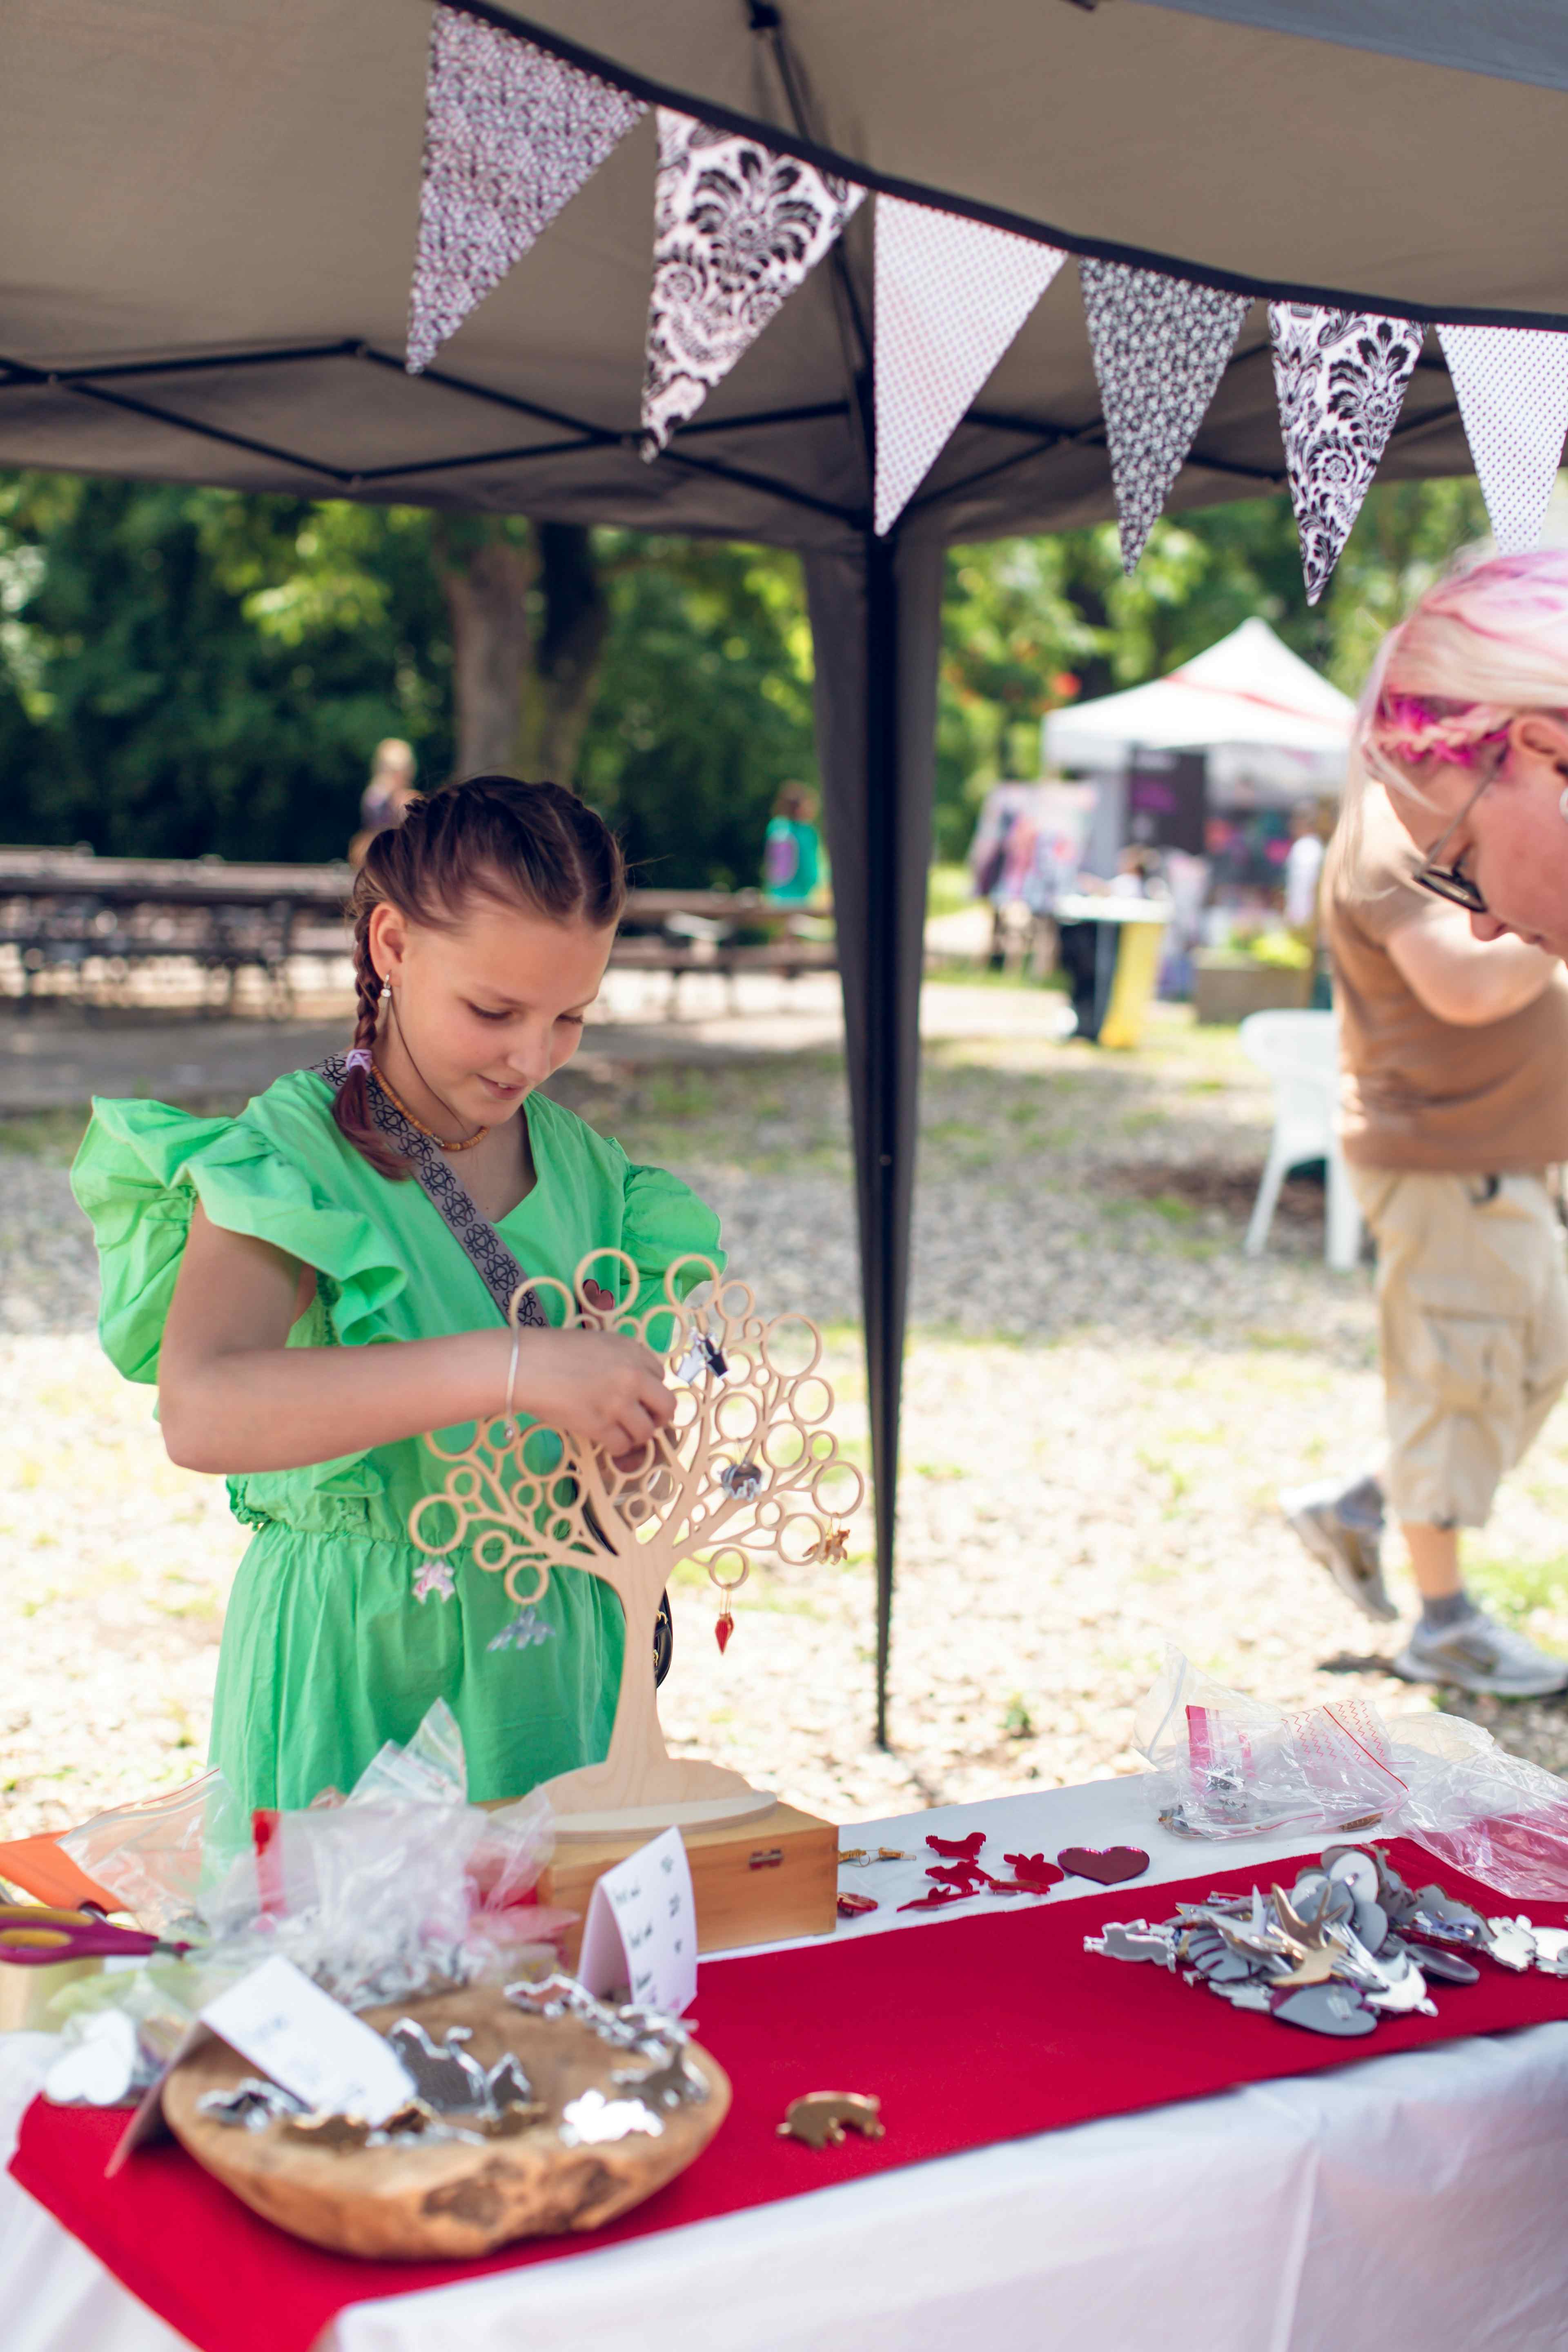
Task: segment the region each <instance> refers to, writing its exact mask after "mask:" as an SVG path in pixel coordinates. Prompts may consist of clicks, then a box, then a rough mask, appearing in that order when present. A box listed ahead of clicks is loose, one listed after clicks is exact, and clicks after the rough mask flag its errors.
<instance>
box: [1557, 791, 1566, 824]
mask: <svg viewBox="0 0 1568 2352" xmlns="http://www.w3.org/2000/svg"><path fill="white" fill-rule="evenodd" d="M1557 814H1558V815H1559V816H1560V817H1561V818H1562V820H1563V824H1568V784H1564V785H1563V790H1562V791H1561V792H1560V793H1558V795H1557Z"/></svg>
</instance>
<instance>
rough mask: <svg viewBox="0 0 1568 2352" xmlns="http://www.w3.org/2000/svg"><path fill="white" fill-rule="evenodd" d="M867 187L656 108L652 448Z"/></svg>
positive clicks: (646, 444) (647, 430) (756, 328)
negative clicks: (656, 180)
mask: <svg viewBox="0 0 1568 2352" xmlns="http://www.w3.org/2000/svg"><path fill="white" fill-rule="evenodd" d="M865 194H866V191H865V189H864V188H862V187H858V186H856V185H855V184H854V183H853V182H852V181H848V180H838V179H834V178H832V177H830V176H829V174H828V173H825V172H818V171H816V170H815V169H814V168H813V166H812V165H811V164H809V163H800V162H798V161H797V160H796V159H795V157H794V156H793V155H775V154H774V153H773V150H772V149H771V148H769V147H764V146H763V145H762V144H761V142H759V141H758V140H755V139H738V138H733V137H731V134H730V133H729V132H728V131H711V130H710V129H709V127H708V126H707V124H706V123H702V122H698V121H694V120H693V118H692V117H691V116H690V115H689V114H677V113H676V112H674V110H672V109H670V108H668V107H664V106H661V107H660V108H659V110H658V196H657V201H656V205H655V215H654V249H653V292H652V296H651V298H650V299H649V303H648V318H647V374H646V376H645V378H644V383H643V400H642V421H643V452H642V453H643V456H644V457H658V453H659V451H660V450H661V449H662V448H664V447H665V446H666V445H667V443H668V440H669V436H670V435H671V434H672V433H673V432H674V431H675V429H676V427H677V425H684V424H686V423H687V422H688V421H689V419H690V418H691V417H693V416H695V415H696V414H697V411H698V410H699V409H700V407H701V405H702V404H703V402H704V401H705V400H706V399H707V397H708V394H710V392H711V391H712V389H713V386H714V385H715V384H716V383H722V382H723V379H724V378H725V376H727V375H728V374H729V373H730V370H731V368H732V367H733V366H734V364H735V362H736V361H737V360H738V359H739V358H740V356H741V354H742V352H743V351H745V350H746V349H747V348H748V346H749V345H750V344H752V342H754V341H756V338H757V337H758V336H759V335H760V334H761V333H762V331H763V328H764V327H765V326H766V325H767V323H768V320H770V319H771V318H772V317H773V314H774V312H775V311H776V310H779V309H780V308H781V307H782V305H783V304H784V302H785V301H786V300H787V299H788V298H789V296H790V295H791V294H793V293H794V292H795V289H796V287H797V286H803V285H804V284H805V280H806V278H808V277H809V276H810V274H811V272H812V270H813V269H815V268H816V265H817V263H818V262H819V261H820V260H821V259H822V257H823V255H824V254H825V253H826V251H827V249H828V247H830V246H831V245H832V243H833V240H834V238H835V237H836V236H837V235H838V233H839V231H840V230H841V229H842V228H843V226H844V224H845V222H846V221H847V219H848V218H849V217H850V215H851V214H852V213H853V212H854V211H855V210H856V208H857V206H858V205H859V204H860V202H861V200H862V199H863V197H864V196H865Z"/></svg>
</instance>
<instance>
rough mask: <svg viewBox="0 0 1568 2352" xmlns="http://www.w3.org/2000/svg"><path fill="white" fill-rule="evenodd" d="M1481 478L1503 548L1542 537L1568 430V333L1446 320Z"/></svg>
mask: <svg viewBox="0 0 1568 2352" xmlns="http://www.w3.org/2000/svg"><path fill="white" fill-rule="evenodd" d="M1437 336H1438V340H1439V341H1440V342H1441V343H1442V346H1443V357H1444V358H1445V359H1446V360H1447V362H1448V374H1449V376H1450V378H1451V379H1452V382H1453V386H1454V394H1455V397H1456V399H1457V400H1458V404H1459V414H1460V415H1461V416H1462V417H1463V418H1464V420H1465V437H1466V439H1467V440H1468V442H1469V445H1470V456H1471V457H1472V458H1473V459H1474V460H1475V467H1476V478H1477V480H1478V481H1479V483H1480V486H1481V496H1482V497H1483V498H1484V499H1485V500H1486V502H1487V512H1488V514H1489V516H1490V517H1491V526H1492V537H1493V538H1494V539H1495V540H1496V541H1497V543H1498V552H1499V553H1500V554H1501V555H1522V554H1524V553H1525V552H1526V551H1528V550H1529V549H1530V548H1532V547H1539V546H1540V544H1541V533H1542V526H1543V525H1544V523H1545V520H1546V506H1547V501H1548V499H1550V498H1551V496H1552V484H1553V482H1555V480H1556V479H1557V468H1558V467H1559V466H1560V465H1561V464H1562V462H1563V436H1564V434H1565V433H1568V335H1564V334H1561V333H1556V332H1553V331H1552V330H1551V329H1549V328H1541V327H1439V328H1438V330H1437Z"/></svg>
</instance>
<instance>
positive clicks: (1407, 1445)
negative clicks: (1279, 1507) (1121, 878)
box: [1281, 781, 1568, 1698]
mask: <svg viewBox="0 0 1568 2352" xmlns="http://www.w3.org/2000/svg"><path fill="white" fill-rule="evenodd" d="M1564 830H1565V832H1568V827H1565V828H1564ZM1303 837H1304V836H1303ZM1421 863H1422V861H1421V855H1420V852H1419V851H1418V850H1417V849H1416V847H1415V844H1414V842H1413V841H1412V840H1411V838H1410V836H1409V835H1408V834H1407V833H1406V832H1405V830H1404V829H1403V827H1402V826H1401V824H1400V823H1399V821H1398V819H1397V817H1396V816H1395V815H1394V810H1393V808H1392V806H1391V805H1390V802H1389V799H1388V796H1387V794H1386V793H1384V789H1383V787H1382V785H1381V784H1379V783H1377V782H1366V781H1363V782H1362V783H1361V785H1360V788H1359V791H1358V794H1357V800H1356V806H1355V811H1354V817H1353V821H1352V822H1349V823H1347V824H1342V825H1341V827H1340V829H1339V831H1338V832H1337V833H1336V835H1335V836H1334V840H1333V842H1332V844H1331V847H1330V849H1329V853H1328V860H1327V864H1326V866H1325V869H1324V875H1323V887H1322V896H1321V921H1322V926H1323V930H1324V934H1325V938H1326V942H1327V945H1328V948H1329V951H1330V954H1331V958H1332V961H1333V969H1334V980H1335V992H1336V996H1337V1001H1338V1004H1339V1012H1340V1024H1341V1037H1340V1055H1341V1109H1340V1133H1341V1138H1342V1144H1343V1148H1344V1153H1345V1158H1346V1160H1347V1162H1348V1163H1349V1169H1350V1176H1351V1181H1352V1186H1353V1188H1354V1191H1355V1193H1356V1197H1357V1199H1358V1201H1359V1202H1360V1203H1361V1208H1362V1213H1363V1215H1364V1217H1365V1218H1366V1221H1367V1223H1368V1225H1369V1226H1370V1228H1371V1230H1372V1233H1373V1238H1374V1240H1375V1242H1376V1244H1377V1307H1378V1338H1379V1355H1380V1359H1381V1364H1382V1371H1383V1381H1384V1403H1385V1412H1386V1424H1387V1441H1388V1450H1387V1456H1386V1461H1385V1464H1384V1466H1383V1467H1382V1468H1381V1469H1380V1470H1379V1471H1377V1472H1373V1473H1368V1474H1366V1475H1362V1476H1360V1477H1358V1478H1356V1479H1354V1480H1352V1482H1351V1483H1350V1484H1348V1485H1346V1484H1345V1483H1344V1482H1342V1481H1337V1482H1336V1481H1330V1482H1327V1483H1325V1484H1323V1485H1321V1486H1307V1487H1301V1488H1300V1489H1298V1490H1297V1491H1296V1492H1295V1493H1293V1494H1288V1495H1285V1496H1282V1497H1281V1500H1282V1502H1283V1505H1284V1507H1285V1511H1286V1514H1287V1516H1288V1517H1289V1520H1290V1524H1291V1525H1292V1527H1294V1528H1295V1529H1296V1531H1297V1533H1298V1534H1299V1535H1300V1538H1301V1539H1302V1541H1303V1543H1304V1544H1305V1545H1306V1546H1307V1548H1308V1549H1309V1550H1310V1552H1311V1553H1312V1554H1313V1555H1314V1557H1315V1558H1316V1559H1320V1560H1321V1561H1322V1563H1323V1564H1324V1566H1325V1567H1327V1568H1328V1569H1329V1570H1330V1571H1331V1574H1332V1576H1333V1577H1334V1580H1335V1581H1336V1582H1337V1583H1338V1584H1339V1586H1340V1588H1341V1590H1342V1591H1344V1592H1345V1593H1346V1594H1347V1595H1348V1596H1349V1597H1350V1599H1351V1600H1352V1601H1355V1602H1356V1603H1357V1605H1358V1606H1359V1607H1360V1608H1362V1609H1363V1611H1364V1612H1366V1614H1367V1615H1368V1616H1371V1617H1375V1618H1384V1619H1392V1618H1394V1616H1396V1615H1397V1613H1398V1612H1396V1610H1395V1609H1394V1604H1393V1602H1392V1601H1390V1599H1389V1597H1388V1593H1387V1591H1386V1589H1385V1587H1384V1580H1383V1572H1382V1559H1381V1543H1382V1535H1383V1528H1384V1504H1385V1502H1386V1504H1387V1505H1388V1506H1389V1507H1391V1508H1392V1509H1393V1511H1394V1516H1395V1517H1397V1518H1398V1519H1399V1520H1400V1522H1401V1524H1402V1527H1403V1529H1404V1535H1405V1546H1406V1549H1407V1551H1408V1554H1409V1559H1410V1567H1411V1570H1412V1573H1413V1575H1414V1577H1415V1585H1416V1589H1417V1591H1418V1593H1419V1596H1420V1603H1421V1613H1420V1616H1419V1618H1418V1620H1417V1622H1416V1623H1415V1626H1414V1627H1413V1629H1412V1630H1411V1632H1410V1633H1409V1635H1408V1637H1407V1639H1406V1641H1405V1645H1404V1647H1403V1648H1402V1649H1401V1650H1400V1652H1399V1654H1398V1655H1397V1656H1396V1658H1395V1660H1394V1668H1395V1671H1396V1672H1397V1673H1399V1674H1401V1675H1405V1676H1406V1677H1407V1678H1408V1679H1410V1680H1413V1681H1421V1682H1434V1683H1446V1684H1450V1685H1458V1687H1459V1688H1461V1689H1463V1690H1468V1691H1484V1692H1496V1693H1499V1694H1501V1695H1504V1696H1510V1697H1518V1698H1525V1697H1541V1696H1545V1695H1546V1694H1547V1693H1549V1692H1552V1691H1558V1690H1561V1689H1563V1688H1564V1687H1565V1686H1568V1661H1564V1660H1563V1659H1560V1658H1554V1657H1550V1656H1548V1655H1547V1654H1546V1653H1545V1652H1544V1651H1542V1650H1540V1649H1538V1648H1537V1647H1536V1646H1535V1644H1534V1643H1531V1642H1529V1641H1527V1640H1526V1639H1525V1638H1524V1637H1523V1635H1521V1634H1520V1633H1514V1632H1512V1631H1510V1629H1509V1628H1507V1627H1505V1626H1502V1625H1500V1624H1497V1623H1496V1622H1494V1621H1493V1620H1492V1619H1491V1618H1489V1616H1487V1615H1486V1613H1485V1612H1483V1611H1482V1610H1481V1609H1479V1607H1478V1606H1477V1604H1476V1602H1475V1601H1473V1600H1472V1599H1471V1597H1470V1595H1469V1594H1468V1592H1467V1591H1466V1589H1465V1585H1464V1580H1463V1578H1462V1576H1461V1573H1460V1562H1459V1531H1460V1529H1461V1528H1479V1527H1484V1526H1485V1524H1486V1522H1487V1519H1488V1517H1489V1513H1490V1510H1491V1506H1492V1500H1493V1497H1494V1496H1495V1494H1496V1492H1497V1488H1498V1486H1499V1483H1500V1480H1501V1478H1502V1477H1503V1475H1504V1474H1505V1473H1506V1472H1507V1471H1509V1470H1510V1469H1511V1468H1512V1466H1513V1465H1514V1464H1515V1463H1517V1462H1518V1461H1519V1459H1520V1457H1521V1454H1523V1453H1524V1451H1525V1449H1526V1448H1527V1447H1528V1446H1529V1445H1530V1444H1531V1441H1532V1439H1533V1438H1534V1437H1535V1436H1536V1434H1537V1433H1538V1432H1539V1431H1540V1429H1541V1426H1542V1423H1543V1422H1544V1421H1545V1419H1546V1416H1547V1414H1548V1413H1549V1412H1550V1411H1551V1409H1552V1405H1553V1404H1554V1403H1555V1402H1556V1401H1557V1399H1558V1397H1559V1395H1560V1394H1561V1393H1562V1391H1563V1385H1564V1382H1565V1381H1568V1268H1565V1265H1564V1240H1563V1228H1562V1225H1561V1223H1560V1222H1559V1218H1558V1213H1557V1204H1556V1201H1555V1198H1554V1196H1553V1194H1552V1191H1551V1190H1550V1189H1549V1186H1548V1171H1549V1168H1551V1167H1552V1165H1553V1164H1554V1163H1556V1162H1559V1161H1561V1160H1565V1159H1568V973H1565V972H1564V971H1563V966H1562V964H1561V963H1560V962H1559V961H1557V960H1556V958H1555V957H1553V956H1552V955H1549V954H1546V953H1544V952H1543V951H1542V950H1541V949H1540V948H1538V947H1535V946H1531V945H1529V944H1527V943H1525V942H1524V941H1522V940H1501V941H1499V942H1496V943H1489V942H1486V941H1483V940H1478V939H1476V938H1474V937H1472V935H1471V930H1470V924H1469V919H1468V917H1467V916H1466V915H1465V914H1464V913H1462V912H1461V911H1460V910H1459V909H1458V908H1456V907H1454V906H1452V905H1450V904H1447V903H1446V901H1445V900H1444V899H1443V898H1440V897H1437V896H1435V895H1433V893H1432V892H1431V891H1430V890H1428V889H1426V888H1424V887H1422V885H1421V876H1420V867H1421Z"/></svg>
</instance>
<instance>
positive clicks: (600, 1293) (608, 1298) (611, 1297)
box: [583, 1280, 616, 1315]
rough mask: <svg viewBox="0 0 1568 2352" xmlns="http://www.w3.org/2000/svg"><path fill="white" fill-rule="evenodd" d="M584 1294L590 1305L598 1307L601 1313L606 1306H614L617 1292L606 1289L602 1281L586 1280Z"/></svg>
mask: <svg viewBox="0 0 1568 2352" xmlns="http://www.w3.org/2000/svg"><path fill="white" fill-rule="evenodd" d="M583 1296H584V1298H585V1299H586V1300H587V1302H588V1304H589V1306H590V1307H595V1308H596V1309H597V1311H598V1312H599V1313H600V1314H601V1315H602V1314H603V1313H604V1311H605V1307H613V1306H614V1305H615V1303H616V1294H615V1292H614V1291H613V1290H606V1289H605V1286H604V1284H603V1283H602V1282H594V1281H591V1280H590V1281H585V1282H584V1285H583Z"/></svg>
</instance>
